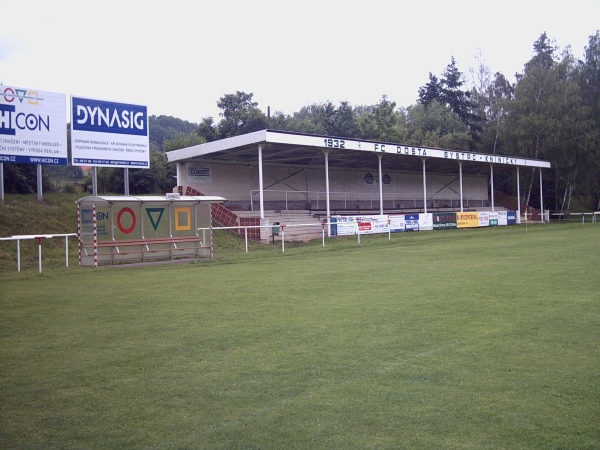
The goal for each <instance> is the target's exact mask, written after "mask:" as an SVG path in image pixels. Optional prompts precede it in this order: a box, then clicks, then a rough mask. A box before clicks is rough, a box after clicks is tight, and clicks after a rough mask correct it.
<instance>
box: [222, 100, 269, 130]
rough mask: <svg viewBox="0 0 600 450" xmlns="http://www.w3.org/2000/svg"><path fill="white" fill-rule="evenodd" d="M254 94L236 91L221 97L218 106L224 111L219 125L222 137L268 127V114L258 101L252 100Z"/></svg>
mask: <svg viewBox="0 0 600 450" xmlns="http://www.w3.org/2000/svg"><path fill="white" fill-rule="evenodd" d="M253 95H254V94H252V93H249V94H247V93H245V92H243V91H236V93H235V94H226V95H224V96H223V97H221V98H220V99H219V101H218V102H217V106H218V107H219V109H221V110H222V111H223V112H222V113H220V114H219V115H220V116H221V117H222V120H221V121H220V122H219V125H218V135H219V138H220V139H223V138H227V137H231V136H238V135H240V134H246V133H251V132H253V131H260V130H264V129H266V128H268V125H269V122H268V119H267V116H265V115H264V114H263V112H262V111H261V110H260V109H258V103H256V102H253V101H252V97H253Z"/></svg>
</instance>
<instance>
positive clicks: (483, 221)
mask: <svg viewBox="0 0 600 450" xmlns="http://www.w3.org/2000/svg"><path fill="white" fill-rule="evenodd" d="M479 226H480V227H489V226H490V212H489V211H479Z"/></svg>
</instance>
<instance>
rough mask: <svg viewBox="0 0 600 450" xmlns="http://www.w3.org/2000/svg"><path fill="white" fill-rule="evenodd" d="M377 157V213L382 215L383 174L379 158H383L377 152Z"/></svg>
mask: <svg viewBox="0 0 600 450" xmlns="http://www.w3.org/2000/svg"><path fill="white" fill-rule="evenodd" d="M377 157H378V158H379V214H381V215H382V216H383V174H382V172H381V158H383V155H382V154H381V153H377Z"/></svg>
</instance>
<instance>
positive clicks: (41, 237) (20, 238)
mask: <svg viewBox="0 0 600 450" xmlns="http://www.w3.org/2000/svg"><path fill="white" fill-rule="evenodd" d="M69 236H77V233H68V234H28V235H21V236H11V237H4V238H0V241H17V272H20V271H21V241H24V240H31V239H37V241H38V269H39V273H42V242H43V241H44V240H45V239H51V238H54V237H64V238H65V264H66V267H69Z"/></svg>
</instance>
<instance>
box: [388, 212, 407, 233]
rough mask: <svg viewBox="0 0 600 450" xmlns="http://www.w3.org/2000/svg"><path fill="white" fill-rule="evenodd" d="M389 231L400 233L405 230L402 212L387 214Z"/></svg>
mask: <svg viewBox="0 0 600 450" xmlns="http://www.w3.org/2000/svg"><path fill="white" fill-rule="evenodd" d="M389 222H390V231H391V232H392V233H400V232H402V231H406V220H405V216H404V214H401V215H391V216H389Z"/></svg>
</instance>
